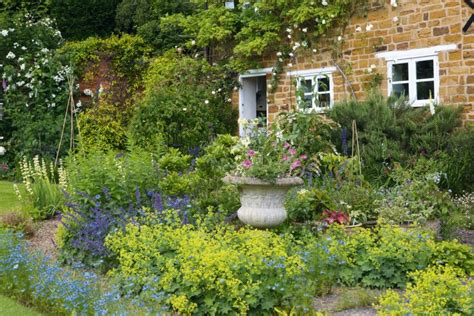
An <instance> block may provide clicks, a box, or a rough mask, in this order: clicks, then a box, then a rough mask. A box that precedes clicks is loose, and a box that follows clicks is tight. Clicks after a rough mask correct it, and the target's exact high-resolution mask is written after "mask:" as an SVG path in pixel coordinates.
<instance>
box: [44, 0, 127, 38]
mask: <svg viewBox="0 0 474 316" xmlns="http://www.w3.org/2000/svg"><path fill="white" fill-rule="evenodd" d="M50 2H51V4H50V12H51V16H52V17H53V18H55V19H56V21H57V23H58V26H59V29H60V30H61V32H62V33H63V34H64V37H65V38H67V39H70V40H81V39H84V38H87V37H89V36H108V35H110V34H111V33H112V32H113V30H114V26H115V10H116V7H117V4H118V3H119V2H120V0H109V1H95V0H52V1H50Z"/></svg>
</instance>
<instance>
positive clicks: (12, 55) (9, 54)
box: [6, 52, 16, 59]
mask: <svg viewBox="0 0 474 316" xmlns="http://www.w3.org/2000/svg"><path fill="white" fill-rule="evenodd" d="M6 57H7V59H13V58H15V57H16V55H15V54H14V53H13V52H8V54H7V56H6Z"/></svg>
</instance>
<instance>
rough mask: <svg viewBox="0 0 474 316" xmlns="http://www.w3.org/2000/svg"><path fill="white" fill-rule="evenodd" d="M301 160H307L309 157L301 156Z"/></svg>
mask: <svg viewBox="0 0 474 316" xmlns="http://www.w3.org/2000/svg"><path fill="white" fill-rule="evenodd" d="M300 159H301V160H306V159H308V156H306V155H305V154H303V155H301V156H300Z"/></svg>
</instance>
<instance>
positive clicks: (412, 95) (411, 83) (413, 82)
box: [387, 56, 439, 107]
mask: <svg viewBox="0 0 474 316" xmlns="http://www.w3.org/2000/svg"><path fill="white" fill-rule="evenodd" d="M420 61H432V62H433V78H428V79H417V78H416V63H417V62H420ZM399 64H408V80H406V81H396V82H395V84H406V83H408V94H409V95H408V96H407V97H408V99H409V100H410V103H411V105H412V106H413V107H421V106H425V105H427V104H429V103H430V102H431V103H433V102H434V103H438V101H439V61H438V56H430V57H420V58H407V59H399V60H396V61H395V60H393V61H389V62H388V63H387V67H388V69H387V77H388V95H389V96H390V95H392V92H393V84H394V82H393V80H392V78H393V73H392V71H393V65H399ZM431 81H434V93H433V96H432V98H431V100H430V99H418V89H417V83H419V82H431Z"/></svg>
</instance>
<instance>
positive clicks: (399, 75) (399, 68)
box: [392, 64, 408, 81]
mask: <svg viewBox="0 0 474 316" xmlns="http://www.w3.org/2000/svg"><path fill="white" fill-rule="evenodd" d="M392 77H393V78H392V81H405V80H408V64H396V65H392Z"/></svg>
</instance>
